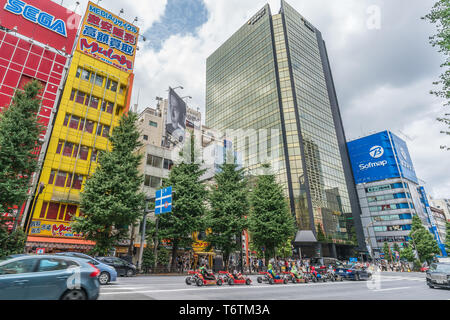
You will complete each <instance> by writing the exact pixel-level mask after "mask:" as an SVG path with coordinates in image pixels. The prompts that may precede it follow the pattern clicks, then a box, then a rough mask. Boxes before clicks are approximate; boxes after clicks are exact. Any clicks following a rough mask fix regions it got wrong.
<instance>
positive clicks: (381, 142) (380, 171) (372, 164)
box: [347, 131, 418, 184]
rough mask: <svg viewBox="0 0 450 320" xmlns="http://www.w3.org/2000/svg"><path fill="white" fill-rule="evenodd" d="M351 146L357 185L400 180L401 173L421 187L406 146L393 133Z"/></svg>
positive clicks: (363, 139)
mask: <svg viewBox="0 0 450 320" xmlns="http://www.w3.org/2000/svg"><path fill="white" fill-rule="evenodd" d="M391 141H392V143H391ZM347 146H348V152H349V156H350V161H351V164H352V170H353V175H354V177H355V183H356V184H359V183H368V182H373V181H379V180H385V179H391V178H398V177H400V173H401V176H402V177H403V178H405V179H408V180H410V181H413V182H415V183H418V180H417V176H416V173H415V171H414V167H413V165H412V161H411V157H410V155H409V151H408V147H407V146H406V143H405V142H404V141H403V140H402V139H400V138H399V137H397V136H396V135H394V134H392V133H391V132H389V131H382V132H379V133H376V134H373V135H370V136H367V137H364V138H361V139H357V140H354V141H351V142H348V143H347ZM396 159H397V161H396ZM397 164H398V165H397ZM399 170H400V172H399Z"/></svg>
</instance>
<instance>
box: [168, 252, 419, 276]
mask: <svg viewBox="0 0 450 320" xmlns="http://www.w3.org/2000/svg"><path fill="white" fill-rule="evenodd" d="M344 263H345V262H344ZM269 264H270V266H271V267H272V269H273V271H274V272H277V273H282V272H285V271H291V270H292V269H293V267H294V270H299V271H302V272H310V271H311V267H312V263H311V259H309V258H303V259H298V258H275V259H274V258H272V259H269V260H267V261H265V260H264V259H261V258H256V257H251V258H250V259H249V265H248V266H247V265H245V266H244V272H245V273H251V274H258V273H259V272H263V271H267V270H268V266H269ZM347 264H351V265H356V267H364V268H369V269H371V270H372V271H387V272H411V271H412V266H411V264H410V263H407V262H404V261H394V262H388V261H386V260H377V261H375V262H371V263H369V262H347ZM238 265H239V264H238V262H237V261H236V259H233V258H230V260H229V263H228V267H229V269H230V270H235V269H239V266H238ZM201 266H206V267H208V268H209V269H211V266H210V265H209V262H208V259H207V257H205V256H199V257H198V258H197V259H194V258H193V256H192V255H190V254H185V255H180V256H177V257H176V267H177V270H176V272H178V273H185V272H187V271H188V270H194V269H198V268H199V267H201ZM327 267H328V266H327Z"/></svg>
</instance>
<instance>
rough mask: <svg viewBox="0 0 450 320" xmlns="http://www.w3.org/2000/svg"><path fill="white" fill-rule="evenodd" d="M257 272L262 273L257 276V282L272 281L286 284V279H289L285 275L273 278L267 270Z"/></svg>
mask: <svg viewBox="0 0 450 320" xmlns="http://www.w3.org/2000/svg"><path fill="white" fill-rule="evenodd" d="M259 274H260V275H262V276H259V277H258V278H257V280H258V283H263V282H267V283H269V284H274V283H276V284H280V283H283V284H287V283H288V281H289V280H288V278H287V277H285V276H280V278H279V279H275V278H274V277H273V276H272V274H271V273H269V272H260V273H259Z"/></svg>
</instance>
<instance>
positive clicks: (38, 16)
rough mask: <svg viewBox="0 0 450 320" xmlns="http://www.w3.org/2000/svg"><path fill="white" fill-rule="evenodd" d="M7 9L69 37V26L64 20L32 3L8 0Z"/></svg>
mask: <svg viewBox="0 0 450 320" xmlns="http://www.w3.org/2000/svg"><path fill="white" fill-rule="evenodd" d="M5 10H6V11H9V12H11V13H14V14H16V15H22V16H23V17H24V18H25V19H27V20H28V21H31V22H33V23H37V24H38V25H40V26H42V27H44V28H47V29H49V30H51V31H53V32H56V33H58V34H60V35H62V36H63V37H66V38H67V27H66V24H65V22H64V21H62V20H61V19H56V18H55V17H54V16H52V15H51V14H48V13H46V12H44V11H41V10H40V9H38V8H36V7H34V6H32V5H31V4H27V3H25V2H23V1H20V0H8V2H7V3H6V5H5Z"/></svg>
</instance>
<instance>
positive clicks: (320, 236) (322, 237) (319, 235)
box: [317, 223, 326, 242]
mask: <svg viewBox="0 0 450 320" xmlns="http://www.w3.org/2000/svg"><path fill="white" fill-rule="evenodd" d="M317 241H319V242H325V241H326V238H325V234H324V233H323V228H322V225H321V224H320V223H319V224H317Z"/></svg>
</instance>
